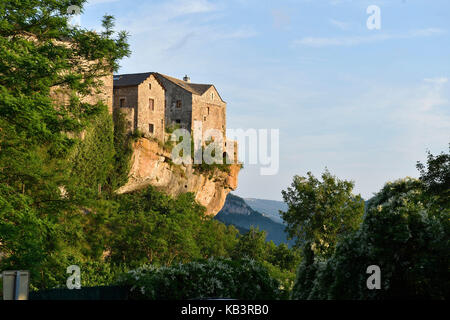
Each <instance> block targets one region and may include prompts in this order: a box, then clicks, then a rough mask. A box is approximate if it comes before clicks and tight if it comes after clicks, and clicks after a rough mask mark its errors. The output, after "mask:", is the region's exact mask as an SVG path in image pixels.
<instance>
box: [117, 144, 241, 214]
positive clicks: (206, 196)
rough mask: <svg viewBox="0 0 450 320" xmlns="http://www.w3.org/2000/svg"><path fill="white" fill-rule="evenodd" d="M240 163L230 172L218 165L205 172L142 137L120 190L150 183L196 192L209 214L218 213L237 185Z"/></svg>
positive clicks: (173, 190) (170, 191) (167, 190)
mask: <svg viewBox="0 0 450 320" xmlns="http://www.w3.org/2000/svg"><path fill="white" fill-rule="evenodd" d="M240 168H241V167H240V166H239V165H236V164H233V165H230V170H229V172H225V171H220V170H218V169H215V170H214V171H213V172H210V173H207V174H201V173H199V172H198V171H197V170H195V169H194V168H193V166H192V165H174V164H173V163H172V161H171V154H170V153H168V152H166V151H164V150H163V149H162V148H161V147H160V146H159V144H158V143H157V142H155V141H151V140H149V139H146V138H140V139H139V140H137V141H136V142H134V144H133V155H132V158H131V170H130V173H129V179H128V182H127V183H126V184H125V185H124V186H122V187H121V188H120V189H119V190H118V191H117V193H119V194H121V193H127V192H132V191H135V190H139V189H142V188H145V187H147V186H149V185H152V186H155V187H157V188H158V189H159V190H161V191H163V192H165V193H167V194H170V195H173V196H176V195H178V194H181V193H184V192H193V193H194V194H195V198H196V200H197V202H198V203H200V204H201V205H203V206H205V207H206V213H207V214H208V215H216V214H217V213H218V212H219V211H220V210H221V209H222V207H223V205H224V203H225V199H226V197H227V195H228V193H229V192H230V191H232V190H235V189H236V188H237V182H238V174H239V170H240Z"/></svg>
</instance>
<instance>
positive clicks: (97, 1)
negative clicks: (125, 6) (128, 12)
mask: <svg viewBox="0 0 450 320" xmlns="http://www.w3.org/2000/svg"><path fill="white" fill-rule="evenodd" d="M117 1H119V0H88V1H87V3H86V5H87V6H95V5H97V4H103V3H111V2H117Z"/></svg>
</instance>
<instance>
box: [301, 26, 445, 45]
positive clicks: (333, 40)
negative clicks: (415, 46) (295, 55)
mask: <svg viewBox="0 0 450 320" xmlns="http://www.w3.org/2000/svg"><path fill="white" fill-rule="evenodd" d="M443 33H445V31H444V30H442V29H437V28H427V29H420V30H413V31H410V32H408V33H405V34H389V33H385V34H375V35H368V36H351V37H305V38H301V39H297V40H294V41H293V45H294V46H308V47H317V48H320V47H329V46H355V45H359V44H367V43H375V42H381V41H385V40H393V39H413V38H418V37H430V36H433V35H440V34H443Z"/></svg>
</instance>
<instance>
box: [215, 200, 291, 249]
mask: <svg viewBox="0 0 450 320" xmlns="http://www.w3.org/2000/svg"><path fill="white" fill-rule="evenodd" d="M215 219H217V220H219V221H221V222H223V223H225V224H226V225H230V224H231V225H234V226H235V227H236V228H237V229H238V230H239V232H240V233H246V232H247V231H248V230H250V227H251V226H254V227H259V229H260V230H264V231H266V233H267V238H266V240H267V241H270V240H272V241H273V242H274V243H275V244H277V245H278V244H280V243H287V244H288V245H289V247H291V246H292V245H293V244H294V241H293V240H290V241H288V240H287V233H286V232H285V231H284V228H285V226H284V225H283V224H281V223H278V222H275V221H274V220H272V219H271V218H268V217H266V216H264V215H262V214H261V213H259V212H258V211H256V210H254V209H252V207H250V206H249V205H248V204H247V202H246V201H245V200H244V199H242V198H240V197H238V196H236V195H233V194H231V193H230V194H228V196H227V199H226V201H225V205H224V207H223V208H222V210H220V211H219V213H218V214H217V215H216V216H215Z"/></svg>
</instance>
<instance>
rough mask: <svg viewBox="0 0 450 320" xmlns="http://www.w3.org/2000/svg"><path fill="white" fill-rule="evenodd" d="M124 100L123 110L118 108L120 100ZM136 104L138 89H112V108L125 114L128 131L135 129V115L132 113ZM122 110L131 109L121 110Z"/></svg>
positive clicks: (134, 87) (133, 87) (135, 87)
mask: <svg viewBox="0 0 450 320" xmlns="http://www.w3.org/2000/svg"><path fill="white" fill-rule="evenodd" d="M121 99H124V103H123V106H124V107H123V108H120V100H121ZM137 104H138V87H137V86H132V87H119V88H114V100H113V108H114V109H119V108H120V109H121V111H122V112H123V113H124V114H125V117H126V121H127V123H129V124H131V128H130V131H134V130H136V128H137V113H136V112H134V110H135V109H136V107H137ZM122 109H132V110H133V111H129V110H122Z"/></svg>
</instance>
